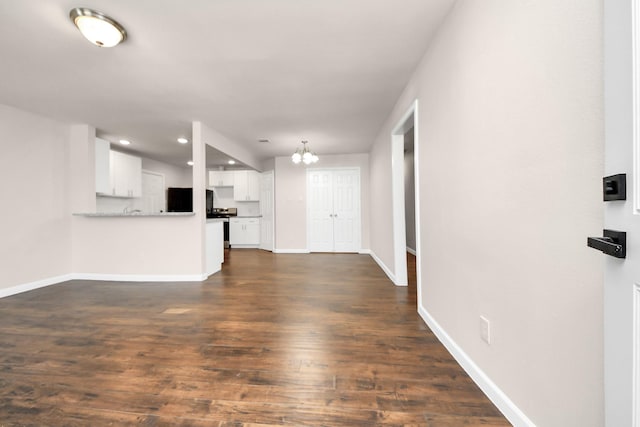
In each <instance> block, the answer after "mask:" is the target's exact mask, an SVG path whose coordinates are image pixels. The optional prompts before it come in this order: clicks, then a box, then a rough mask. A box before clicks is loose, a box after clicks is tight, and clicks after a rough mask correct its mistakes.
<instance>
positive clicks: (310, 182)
mask: <svg viewBox="0 0 640 427" xmlns="http://www.w3.org/2000/svg"><path fill="white" fill-rule="evenodd" d="M307 176H308V178H307V203H308V206H307V212H308V214H307V215H308V222H307V229H308V232H307V235H308V238H309V250H310V251H311V252H333V188H332V182H331V180H332V174H331V172H330V171H325V170H323V171H320V170H314V171H308V172H307Z"/></svg>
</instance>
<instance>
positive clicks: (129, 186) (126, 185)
mask: <svg viewBox="0 0 640 427" xmlns="http://www.w3.org/2000/svg"><path fill="white" fill-rule="evenodd" d="M109 160H110V165H109V177H110V182H111V192H110V193H109V195H110V196H114V197H142V159H141V158H140V157H136V156H131V155H129V154H124V153H120V152H118V151H111V152H110V158H109Z"/></svg>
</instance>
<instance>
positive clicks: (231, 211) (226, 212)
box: [207, 208, 238, 249]
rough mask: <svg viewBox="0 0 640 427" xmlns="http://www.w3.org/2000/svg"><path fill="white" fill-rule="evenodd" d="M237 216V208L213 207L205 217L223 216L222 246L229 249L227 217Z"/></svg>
mask: <svg viewBox="0 0 640 427" xmlns="http://www.w3.org/2000/svg"><path fill="white" fill-rule="evenodd" d="M233 216H238V208H213V210H212V211H211V213H208V214H207V218H224V219H225V221H224V224H223V229H224V247H225V248H229V249H231V245H230V244H229V218H231V217H233Z"/></svg>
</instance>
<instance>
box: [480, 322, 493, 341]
mask: <svg viewBox="0 0 640 427" xmlns="http://www.w3.org/2000/svg"><path fill="white" fill-rule="evenodd" d="M480 338H482V341H484V342H486V343H487V344H491V323H490V322H489V319H487V318H486V317H484V316H480Z"/></svg>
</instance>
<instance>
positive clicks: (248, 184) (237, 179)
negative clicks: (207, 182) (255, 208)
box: [233, 170, 260, 202]
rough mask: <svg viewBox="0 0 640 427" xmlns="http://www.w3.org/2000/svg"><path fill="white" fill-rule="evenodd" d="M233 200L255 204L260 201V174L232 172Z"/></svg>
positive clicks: (254, 172) (247, 171)
mask: <svg viewBox="0 0 640 427" xmlns="http://www.w3.org/2000/svg"><path fill="white" fill-rule="evenodd" d="M233 200H235V201H236V202H257V201H259V200H260V174H259V173H258V172H256V171H249V170H246V171H234V172H233Z"/></svg>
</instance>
